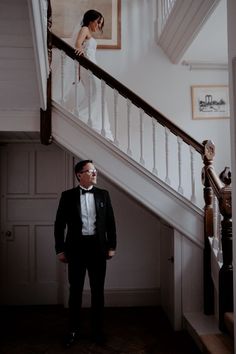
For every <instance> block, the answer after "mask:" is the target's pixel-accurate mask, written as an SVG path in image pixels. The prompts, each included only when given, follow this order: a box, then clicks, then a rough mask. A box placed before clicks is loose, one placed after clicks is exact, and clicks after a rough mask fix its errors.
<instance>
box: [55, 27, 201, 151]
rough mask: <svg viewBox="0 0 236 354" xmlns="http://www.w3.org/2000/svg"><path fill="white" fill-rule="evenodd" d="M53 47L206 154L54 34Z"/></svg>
mask: <svg viewBox="0 0 236 354" xmlns="http://www.w3.org/2000/svg"><path fill="white" fill-rule="evenodd" d="M52 45H53V46H55V47H57V48H58V49H61V50H63V52H65V53H66V54H67V55H68V56H69V57H70V58H71V59H73V60H77V61H78V62H79V63H80V65H82V66H83V67H85V68H86V69H88V70H90V71H91V72H92V73H93V74H94V75H95V76H97V77H98V78H99V79H102V80H103V81H105V83H106V84H107V85H108V86H110V87H111V88H112V89H115V90H117V91H118V92H119V94H120V95H121V96H123V97H125V98H128V99H129V100H130V101H131V102H132V103H133V104H134V105H135V106H136V107H138V108H141V109H143V111H144V112H145V113H146V114H147V115H149V116H150V117H153V118H155V119H156V120H157V122H158V123H159V124H161V125H162V126H164V127H167V128H168V129H169V130H170V131H171V132H172V133H173V134H174V135H176V136H179V137H180V138H182V139H183V141H184V142H185V143H186V144H188V145H191V146H192V147H193V148H194V149H195V150H196V151H197V152H199V153H200V154H201V155H202V154H203V153H204V146H203V144H201V143H199V142H198V141H196V140H195V139H194V138H192V137H191V136H190V135H188V134H187V133H185V132H184V131H183V130H182V129H181V128H179V127H178V126H177V125H176V124H174V123H172V122H171V121H170V120H169V119H167V118H166V117H165V116H164V115H163V114H161V113H160V112H158V111H157V110H156V109H155V108H153V107H152V106H151V105H150V104H148V103H147V102H146V101H145V100H143V99H142V98H141V97H139V96H138V95H136V94H135V93H134V92H133V91H131V90H130V89H128V88H127V87H126V86H125V85H123V84H122V83H121V82H119V81H118V80H116V79H115V78H114V77H113V76H111V75H110V74H108V73H107V72H106V71H105V70H103V69H101V68H100V67H99V66H97V65H96V64H94V63H92V62H91V61H90V60H88V59H87V58H85V57H84V56H78V55H76V54H75V50H74V48H73V47H71V46H70V45H69V44H68V43H66V42H65V41H63V40H62V39H61V38H59V37H57V36H56V35H55V34H54V33H52Z"/></svg>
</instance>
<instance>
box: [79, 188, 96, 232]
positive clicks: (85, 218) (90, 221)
mask: <svg viewBox="0 0 236 354" xmlns="http://www.w3.org/2000/svg"><path fill="white" fill-rule="evenodd" d="M80 188H81V189H85V188H83V187H81V186H80ZM92 188H93V187H91V188H88V190H90V189H92ZM80 205H81V218H82V223H83V224H82V235H84V236H86V235H94V234H95V232H96V231H95V227H96V226H95V222H96V209H95V200H94V194H93V193H86V194H82V191H80Z"/></svg>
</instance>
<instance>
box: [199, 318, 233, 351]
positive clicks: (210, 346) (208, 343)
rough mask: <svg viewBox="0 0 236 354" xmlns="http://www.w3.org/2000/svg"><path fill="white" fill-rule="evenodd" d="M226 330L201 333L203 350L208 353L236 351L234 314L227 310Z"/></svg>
mask: <svg viewBox="0 0 236 354" xmlns="http://www.w3.org/2000/svg"><path fill="white" fill-rule="evenodd" d="M224 320H225V326H226V332H225V333H223V332H220V333H211V334H203V335H200V337H199V339H200V341H201V343H202V352H203V353H206V354H233V353H234V340H233V338H234V315H233V313H232V312H226V313H225V316H224Z"/></svg>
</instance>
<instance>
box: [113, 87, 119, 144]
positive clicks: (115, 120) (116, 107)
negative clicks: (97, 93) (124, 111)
mask: <svg viewBox="0 0 236 354" xmlns="http://www.w3.org/2000/svg"><path fill="white" fill-rule="evenodd" d="M113 93H114V123H115V128H114V130H115V136H114V144H115V145H116V146H119V141H118V139H117V136H118V119H117V117H118V116H117V112H118V94H119V93H118V91H117V90H115V89H114V90H113Z"/></svg>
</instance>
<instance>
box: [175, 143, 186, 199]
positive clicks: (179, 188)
mask: <svg viewBox="0 0 236 354" xmlns="http://www.w3.org/2000/svg"><path fill="white" fill-rule="evenodd" d="M177 142H178V169H179V186H178V192H179V193H180V194H184V190H183V187H182V144H183V139H181V138H180V137H179V136H178V138H177Z"/></svg>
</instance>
